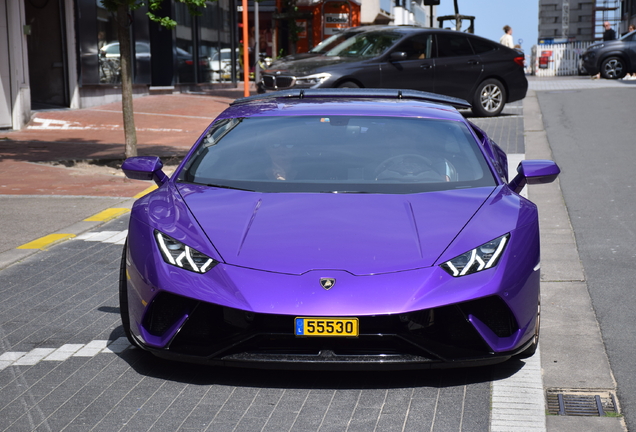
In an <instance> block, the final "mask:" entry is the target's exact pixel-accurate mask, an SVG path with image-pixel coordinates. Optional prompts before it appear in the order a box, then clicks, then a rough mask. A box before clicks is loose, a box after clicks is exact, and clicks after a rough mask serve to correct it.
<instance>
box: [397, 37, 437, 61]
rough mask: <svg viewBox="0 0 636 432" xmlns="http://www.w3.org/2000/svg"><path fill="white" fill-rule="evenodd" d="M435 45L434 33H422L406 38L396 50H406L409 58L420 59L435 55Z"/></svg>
mask: <svg viewBox="0 0 636 432" xmlns="http://www.w3.org/2000/svg"><path fill="white" fill-rule="evenodd" d="M434 46H435V44H434V43H433V35H430V34H422V35H417V36H415V37H412V38H409V39H407V40H405V41H404V42H402V43H401V44H400V45H398V46H397V48H396V49H395V50H394V51H403V52H405V53H406V59H407V60H420V59H427V58H432V57H434V56H435V54H434V52H433V47H434Z"/></svg>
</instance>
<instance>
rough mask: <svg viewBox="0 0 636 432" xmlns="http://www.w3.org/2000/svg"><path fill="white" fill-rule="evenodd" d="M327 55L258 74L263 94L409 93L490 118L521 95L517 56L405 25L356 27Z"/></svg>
mask: <svg viewBox="0 0 636 432" xmlns="http://www.w3.org/2000/svg"><path fill="white" fill-rule="evenodd" d="M340 38H341V39H342V41H341V42H340V43H339V44H337V45H336V46H335V47H332V48H331V49H330V50H328V51H326V52H324V53H322V54H320V55H312V56H310V57H305V58H299V59H285V58H284V59H282V60H280V61H278V62H274V63H273V64H272V65H271V67H270V68H269V69H268V70H266V71H264V73H263V74H262V79H261V87H262V88H263V89H264V90H265V91H273V90H282V89H290V88H294V89H295V88H325V87H349V88H351V87H372V88H408V89H414V90H423V91H429V92H434V93H439V94H443V95H447V96H453V97H458V98H461V99H466V100H468V101H469V102H470V104H471V107H472V109H473V111H474V113H475V114H476V115H477V116H495V115H498V114H499V113H501V111H502V110H503V108H504V106H505V104H506V103H508V102H513V101H516V100H520V99H523V98H524V97H525V95H526V91H527V89H528V81H527V80H526V77H525V72H524V55H523V54H522V53H521V52H519V51H517V50H513V49H510V48H506V47H504V46H503V45H501V44H499V43H496V42H493V41H490V40H488V39H484V38H481V37H479V36H475V35H471V34H467V33H461V32H456V31H452V30H443V29H425V28H420V27H411V26H369V27H356V28H353V29H350V30H348V31H345V32H343V33H342V34H341V35H340Z"/></svg>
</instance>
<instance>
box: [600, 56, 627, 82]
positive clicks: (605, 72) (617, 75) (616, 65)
mask: <svg viewBox="0 0 636 432" xmlns="http://www.w3.org/2000/svg"><path fill="white" fill-rule="evenodd" d="M626 74H627V65H626V64H625V61H624V60H623V59H622V58H620V57H609V58H607V59H605V60H603V63H602V64H601V76H602V77H603V78H605V79H621V78H623V77H624V76H625V75H626Z"/></svg>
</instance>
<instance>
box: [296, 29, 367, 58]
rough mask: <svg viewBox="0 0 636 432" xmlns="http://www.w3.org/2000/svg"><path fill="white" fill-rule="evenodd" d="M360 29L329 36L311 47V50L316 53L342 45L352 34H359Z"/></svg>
mask: <svg viewBox="0 0 636 432" xmlns="http://www.w3.org/2000/svg"><path fill="white" fill-rule="evenodd" d="M360 31H362V30H360ZM360 31H358V32H355V31H348V32H344V33H337V34H335V35H332V36H329V37H328V38H327V39H325V40H324V41H322V42H320V43H319V44H318V45H316V46H315V47H313V48H312V49H310V50H309V52H311V53H316V54H322V53H326V52H327V51H329V50H331V49H333V48H335V47H336V46H338V45H340V44H341V43H342V42H344V41H345V40H347V39H349V38H350V37H351V36H355V35H356V34H359V33H360Z"/></svg>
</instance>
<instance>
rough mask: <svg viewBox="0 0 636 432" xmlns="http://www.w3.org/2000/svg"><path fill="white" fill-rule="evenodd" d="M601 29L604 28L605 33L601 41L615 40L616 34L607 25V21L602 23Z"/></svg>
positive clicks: (609, 25) (608, 24)
mask: <svg viewBox="0 0 636 432" xmlns="http://www.w3.org/2000/svg"><path fill="white" fill-rule="evenodd" d="M603 27H604V28H605V31H604V32H603V41H611V40H614V39H616V32H615V31H614V29H613V28H612V25H611V24H610V23H609V21H605V22H604V23H603Z"/></svg>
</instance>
